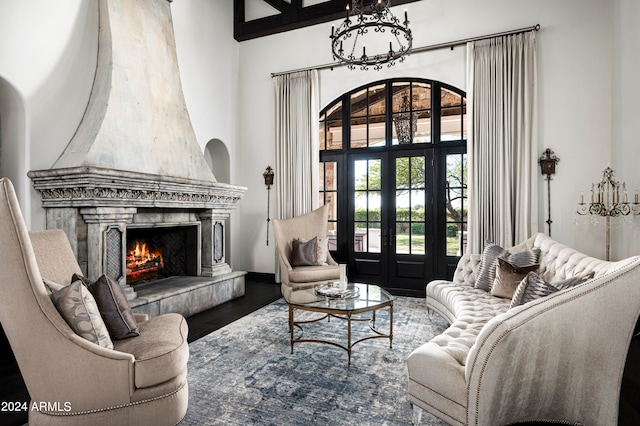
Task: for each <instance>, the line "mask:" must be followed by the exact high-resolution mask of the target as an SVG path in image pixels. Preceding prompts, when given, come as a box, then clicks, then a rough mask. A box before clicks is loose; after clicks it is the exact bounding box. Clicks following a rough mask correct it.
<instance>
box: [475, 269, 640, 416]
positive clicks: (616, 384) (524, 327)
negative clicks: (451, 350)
mask: <svg viewBox="0 0 640 426" xmlns="http://www.w3.org/2000/svg"><path fill="white" fill-rule="evenodd" d="M638 282H640V261H636V262H634V263H633V265H631V266H630V267H628V268H624V269H622V270H619V271H617V272H615V273H612V274H608V275H606V276H603V277H600V278H597V279H594V280H591V281H588V282H586V283H584V284H582V285H579V286H576V287H573V288H571V289H569V290H565V291H561V292H558V293H554V294H553V295H551V296H548V297H546V298H541V299H538V300H536V301H533V302H530V303H527V304H525V305H523V306H519V307H516V308H513V309H510V310H509V311H507V312H506V313H504V314H501V315H498V316H496V317H495V318H493V319H492V320H491V321H489V322H488V323H487V324H486V325H485V326H484V328H483V329H482V330H481V331H480V334H479V335H478V338H477V340H476V343H475V345H474V346H473V347H472V348H471V350H470V351H469V354H468V357H467V362H466V370H465V377H466V382H467V391H468V411H467V412H468V418H467V422H468V424H512V423H519V422H524V421H527V420H532V419H535V420H555V421H566V422H570V423H577V424H585V425H588V424H593V425H595V424H617V416H618V402H619V394H620V385H621V378H622V372H623V370H624V365H625V360H626V355H627V349H628V347H629V342H630V341H631V337H632V334H633V329H634V325H635V323H636V321H637V318H638V312H639V311H640V285H638ZM514 407H517V410H514Z"/></svg>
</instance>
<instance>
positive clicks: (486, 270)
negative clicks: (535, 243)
mask: <svg viewBox="0 0 640 426" xmlns="http://www.w3.org/2000/svg"><path fill="white" fill-rule="evenodd" d="M498 257H500V258H502V259H504V260H506V261H507V262H509V263H510V264H511V265H513V266H514V267H515V268H524V267H527V266H532V265H536V264H538V263H539V259H540V249H539V248H533V249H531V250H527V251H521V252H517V253H509V251H508V250H506V249H504V248H502V247H500V246H499V245H497V244H489V245H488V246H486V247H485V248H484V250H483V251H482V256H481V257H480V269H479V270H478V275H477V277H476V282H475V288H479V289H482V290H484V291H487V292H489V291H491V287H492V286H493V282H494V281H495V279H496V259H497V258H498Z"/></svg>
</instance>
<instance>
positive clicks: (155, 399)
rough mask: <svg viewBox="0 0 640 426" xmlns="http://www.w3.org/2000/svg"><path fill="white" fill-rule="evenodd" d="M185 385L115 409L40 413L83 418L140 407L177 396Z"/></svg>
mask: <svg viewBox="0 0 640 426" xmlns="http://www.w3.org/2000/svg"><path fill="white" fill-rule="evenodd" d="M184 385H185V384H182V386H180V387H179V388H178V389H176V390H174V391H173V392H171V393H167V394H164V395H162V396H156V397H154V398H149V399H143V400H140V401H136V402H130V403H128V404H122V405H116V406H115V407H107V408H98V409H95V410H87V411H76V412H73V413H69V412H60V411H40V413H42V414H47V415H49V416H82V415H86V414H94V413H100V412H103V411H112V410H119V409H121V408H125V407H131V406H133V405H139V404H146V403H147V402H151V401H157V400H159V399H164V398H167V397H169V396H172V395H175V394H176V393H178V392H180V391H181V390H182V389H183V388H184Z"/></svg>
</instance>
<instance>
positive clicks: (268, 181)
mask: <svg viewBox="0 0 640 426" xmlns="http://www.w3.org/2000/svg"><path fill="white" fill-rule="evenodd" d="M262 177H263V178H264V184H265V185H266V186H267V245H269V222H271V219H270V218H269V198H270V197H269V194H271V185H273V169H272V168H271V166H267V169H266V170H265V172H264V173H263V174H262Z"/></svg>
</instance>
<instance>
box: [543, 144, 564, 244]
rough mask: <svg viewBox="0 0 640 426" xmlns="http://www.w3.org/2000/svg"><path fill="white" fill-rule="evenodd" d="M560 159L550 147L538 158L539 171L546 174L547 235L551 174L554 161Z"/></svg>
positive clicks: (554, 165) (553, 168)
mask: <svg viewBox="0 0 640 426" xmlns="http://www.w3.org/2000/svg"><path fill="white" fill-rule="evenodd" d="M558 161H560V159H559V158H558V157H556V156H555V155H554V153H553V151H551V149H549V148H547V149H546V150H545V151H544V153H543V154H542V157H540V159H539V160H538V163H540V171H541V172H542V174H543V175H546V176H547V207H548V210H547V212H548V219H547V225H549V236H551V222H553V221H552V220H551V175H554V174H555V173H556V163H558Z"/></svg>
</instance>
